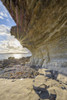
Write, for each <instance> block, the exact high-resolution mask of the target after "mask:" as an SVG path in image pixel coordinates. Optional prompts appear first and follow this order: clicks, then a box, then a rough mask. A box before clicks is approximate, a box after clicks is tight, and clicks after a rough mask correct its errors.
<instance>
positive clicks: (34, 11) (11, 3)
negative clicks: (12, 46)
mask: <svg viewBox="0 0 67 100" xmlns="http://www.w3.org/2000/svg"><path fill="white" fill-rule="evenodd" d="M1 1H2V2H3V4H4V5H5V6H6V8H7V9H8V11H9V12H10V14H11V16H12V17H13V19H14V21H15V22H16V24H17V26H14V27H12V29H11V34H12V35H14V36H15V37H16V38H17V39H18V40H19V41H20V43H21V44H22V45H23V46H24V47H26V48H28V49H29V50H30V51H31V53H32V57H31V60H30V63H31V65H36V66H42V67H46V68H49V69H53V70H58V71H59V72H62V73H64V74H66V75H67V0H1Z"/></svg>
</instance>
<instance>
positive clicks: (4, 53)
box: [0, 53, 28, 54]
mask: <svg viewBox="0 0 67 100" xmlns="http://www.w3.org/2000/svg"><path fill="white" fill-rule="evenodd" d="M0 54H28V53H0Z"/></svg>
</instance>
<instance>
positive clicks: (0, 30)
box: [0, 25, 29, 53]
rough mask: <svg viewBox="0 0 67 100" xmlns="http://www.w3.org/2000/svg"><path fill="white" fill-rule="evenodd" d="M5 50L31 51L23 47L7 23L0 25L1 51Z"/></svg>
mask: <svg viewBox="0 0 67 100" xmlns="http://www.w3.org/2000/svg"><path fill="white" fill-rule="evenodd" d="M3 52H9V53H10V52H13V53H14V52H15V53H17V52H20V53H22V52H29V51H28V50H27V49H26V48H23V47H22V46H21V44H20V42H19V41H18V40H17V39H16V38H15V37H14V36H11V34H10V28H9V27H7V26H5V25H0V53H3Z"/></svg>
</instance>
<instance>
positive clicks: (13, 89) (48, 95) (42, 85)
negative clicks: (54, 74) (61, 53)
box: [0, 69, 67, 100]
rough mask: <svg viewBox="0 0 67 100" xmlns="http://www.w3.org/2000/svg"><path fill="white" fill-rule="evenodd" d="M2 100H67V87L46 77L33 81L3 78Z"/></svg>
mask: <svg viewBox="0 0 67 100" xmlns="http://www.w3.org/2000/svg"><path fill="white" fill-rule="evenodd" d="M39 72H41V74H43V72H44V71H43V69H40V70H39ZM0 100H67V85H66V84H64V83H62V82H60V81H59V82H58V81H56V80H54V79H51V78H48V77H45V76H44V75H38V76H37V77H36V78H33V79H30V78H26V79H4V78H1V79H0Z"/></svg>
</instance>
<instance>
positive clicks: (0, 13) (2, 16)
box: [0, 1, 16, 27]
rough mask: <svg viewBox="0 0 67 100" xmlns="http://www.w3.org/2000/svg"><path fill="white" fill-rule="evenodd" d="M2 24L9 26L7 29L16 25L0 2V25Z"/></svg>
mask: <svg viewBox="0 0 67 100" xmlns="http://www.w3.org/2000/svg"><path fill="white" fill-rule="evenodd" d="M2 24H4V25H6V26H9V27H11V26H15V25H16V23H15V22H14V20H13V19H12V17H11V16H10V14H9V12H8V10H7V9H6V8H5V6H4V5H3V3H2V2H1V1H0V25H2Z"/></svg>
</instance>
